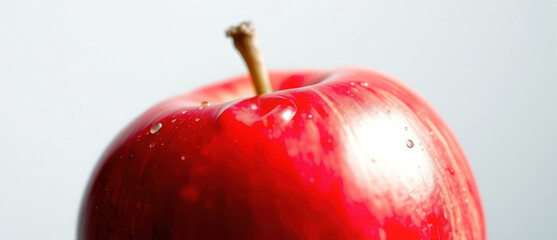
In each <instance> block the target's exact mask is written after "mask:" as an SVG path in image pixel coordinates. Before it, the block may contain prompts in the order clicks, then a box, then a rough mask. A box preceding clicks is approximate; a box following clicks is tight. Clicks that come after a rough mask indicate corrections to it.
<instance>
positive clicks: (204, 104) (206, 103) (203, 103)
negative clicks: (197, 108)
mask: <svg viewBox="0 0 557 240" xmlns="http://www.w3.org/2000/svg"><path fill="white" fill-rule="evenodd" d="M210 105H211V103H210V102H207V101H203V102H201V107H207V106H210Z"/></svg>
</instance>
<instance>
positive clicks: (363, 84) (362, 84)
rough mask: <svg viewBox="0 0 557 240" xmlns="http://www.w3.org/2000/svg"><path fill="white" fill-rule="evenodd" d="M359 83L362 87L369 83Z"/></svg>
mask: <svg viewBox="0 0 557 240" xmlns="http://www.w3.org/2000/svg"><path fill="white" fill-rule="evenodd" d="M360 85H361V86H362V87H367V86H368V85H369V84H368V83H366V82H361V83H360Z"/></svg>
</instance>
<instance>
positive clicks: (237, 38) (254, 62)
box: [226, 22, 273, 95]
mask: <svg viewBox="0 0 557 240" xmlns="http://www.w3.org/2000/svg"><path fill="white" fill-rule="evenodd" d="M226 35H227V36H229V37H232V39H234V45H235V46H236V49H238V51H239V52H240V54H242V57H243V58H244V61H245V62H246V65H247V66H248V69H249V73H250V75H251V81H252V82H253V85H254V86H255V92H256V93H257V95H260V94H265V93H270V92H272V91H273V89H272V88H271V81H270V80H269V73H268V72H267V67H266V66H265V61H264V59H263V53H262V52H261V47H260V46H259V41H258V40H257V36H256V35H255V28H254V26H253V23H251V22H243V23H241V24H240V25H238V26H232V27H230V28H229V29H228V30H227V31H226Z"/></svg>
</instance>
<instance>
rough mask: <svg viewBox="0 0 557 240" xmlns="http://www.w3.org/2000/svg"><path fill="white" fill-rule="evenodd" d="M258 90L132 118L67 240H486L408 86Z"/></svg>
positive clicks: (323, 79)
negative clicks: (74, 238) (76, 228)
mask: <svg viewBox="0 0 557 240" xmlns="http://www.w3.org/2000/svg"><path fill="white" fill-rule="evenodd" d="M250 70H251V69H250ZM270 80H271V85H272V88H273V89H276V91H275V92H272V93H266V94H261V95H258V96H253V95H252V91H253V90H252V89H253V86H252V84H251V82H250V78H249V76H242V77H238V78H235V79H232V80H229V81H227V82H224V83H222V84H217V85H214V86H210V87H206V88H203V89H201V90H198V91H195V92H193V93H190V94H185V95H181V96H177V97H174V98H171V99H169V100H166V101H164V102H162V103H159V104H158V105H156V106H154V107H152V108H151V109H150V110H148V111H147V112H145V113H144V114H143V115H141V116H140V117H139V118H137V119H136V120H135V121H134V122H133V123H132V124H131V125H129V126H128V127H127V128H126V129H125V130H123V131H122V132H121V133H120V134H119V135H118V137H117V138H116V139H115V140H114V142H113V143H112V144H111V145H110V146H109V148H108V149H107V150H106V152H105V154H104V155H103V156H102V157H101V159H100V162H99V164H98V166H97V168H96V170H95V172H94V173H93V176H92V178H91V182H90V184H89V186H88V188H87V190H86V193H85V196H84V199H83V204H82V209H81V215H80V223H79V233H78V237H79V238H80V239H108V238H112V239H126V238H134V239H135V238H140V239H144V238H153V239H484V238H485V224H484V219H483V214H482V208H481V202H480V197H479V192H478V188H477V186H476V183H475V181H474V177H473V175H472V172H471V170H470V167H469V165H468V162H467V160H466V157H465V156H464V153H463V151H462V150H461V148H460V147H459V145H458V143H457V141H456V139H455V137H454V136H453V134H452V133H451V132H450V130H449V128H448V127H447V125H446V124H445V123H444V122H443V120H442V119H441V118H440V117H439V116H438V114H437V113H436V112H435V111H434V110H433V109H432V108H431V106H430V105H429V104H427V103H426V101H424V100H423V99H422V98H421V97H419V96H418V95H417V94H416V93H415V92H413V91H412V90H410V89H409V88H408V87H407V86H404V85H403V84H401V83H400V82H397V81H395V80H393V79H392V78H390V77H387V76H385V75H383V74H380V73H377V72H375V71H372V70H367V69H359V68H346V69H338V70H334V71H292V72H272V73H271V74H270ZM209 103H210V104H209Z"/></svg>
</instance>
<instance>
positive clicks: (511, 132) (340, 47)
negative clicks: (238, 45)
mask: <svg viewBox="0 0 557 240" xmlns="http://www.w3.org/2000/svg"><path fill="white" fill-rule="evenodd" d="M247 19H251V20H254V21H255V24H256V27H257V28H258V33H259V37H260V40H261V42H262V44H263V50H264V52H265V56H266V59H267V62H268V66H269V68H272V69H299V68H306V69H307V68H323V69H331V68H336V67H341V66H352V65H359V66H366V67H371V68H375V69H379V70H381V71H384V72H387V73H389V74H390V75H393V76H395V77H397V78H399V79H401V80H402V81H404V82H406V83H407V84H409V85H410V86H412V87H413V88H414V89H416V90H417V91H418V92H420V93H421V94H422V95H423V96H424V97H425V98H426V99H428V100H429V101H430V102H431V103H432V104H433V106H434V107H435V108H436V109H437V110H438V111H439V112H440V113H441V115H442V116H443V117H444V119H445V120H446V121H447V122H448V124H449V125H450V126H451V128H452V129H453V131H454V132H455V134H456V135H457V137H458V139H459V141H460V143H461V144H462V146H463V148H464V150H465V152H466V153H467V155H468V157H469V160H470V162H471V165H472V167H473V170H474V173H475V175H476V178H477V181H478V183H479V186H480V190H481V193H482V198H483V203H484V208H485V214H486V219H487V226H488V236H489V237H490V239H556V238H557V206H556V203H557V202H556V198H557V186H556V184H557V173H556V172H555V171H556V170H557V157H556V156H555V149H556V147H555V146H556V141H557V126H556V123H557V113H556V112H557V94H556V93H555V90H556V89H557V84H556V82H557V1H550V0H548V1H516V0H512V1H509V0H500V1H495V0H491V1H479V0H475V1H378V0H377V1H361V2H349V1H344V2H343V1H325V0H319V1H317V0H315V1H304V2H302V1H258V2H257V3H256V2H248V1H230V0H226V1H225V0H222V1H187V0H156V1H155V0H152V1H145V0H134V1H131V0H120V1H108V0H97V1H76V0H50V1H40V0H36V1H32V0H2V1H0V83H1V85H0V86H1V90H0V93H1V94H0V111H1V116H0V126H1V128H0V129H1V132H0V156H1V160H0V239H72V238H75V231H76V222H77V213H78V209H79V205H80V200H81V196H82V193H83V190H84V187H85V184H86V182H87V179H88V177H89V175H90V173H91V171H92V169H93V167H94V165H95V163H96V161H97V159H98V157H99V156H100V154H101V153H102V152H103V150H104V148H105V147H106V146H107V145H108V144H109V142H110V141H111V140H112V138H113V137H114V136H115V135H116V134H117V133H118V132H119V131H120V130H121V129H122V128H123V127H124V126H125V125H126V124H127V123H128V122H130V121H131V120H132V119H133V118H135V117H136V116H137V115H138V114H140V113H141V112H142V111H144V110H145V109H147V108H148V107H150V106H151V105H153V104H154V103H156V102H158V101H161V100H163V99H165V98H167V97H170V96H172V95H176V94H178V93H182V92H187V91H191V90H192V89H194V88H196V87H199V86H202V85H205V84H207V83H212V82H216V81H219V80H222V79H225V78H227V77H230V76H234V75H236V74H239V73H243V72H245V67H244V65H243V63H242V62H241V60H240V57H239V56H238V54H237V53H236V52H235V51H234V50H233V47H232V44H231V42H230V40H229V39H226V38H225V37H224V29H225V28H226V27H228V26H229V25H231V24H235V23H238V22H240V21H242V20H247Z"/></svg>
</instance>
